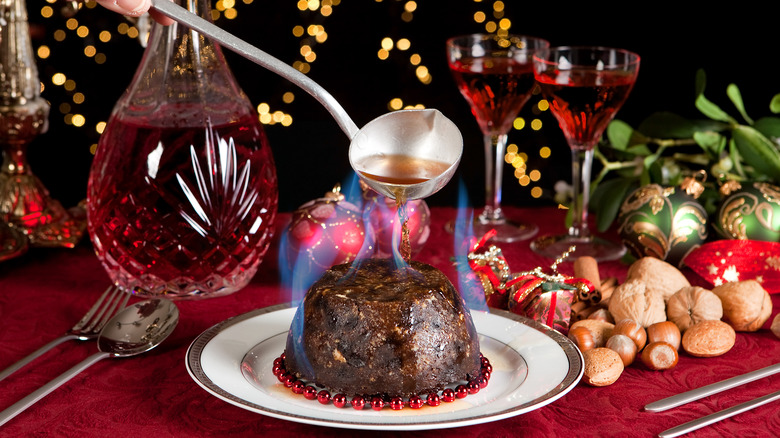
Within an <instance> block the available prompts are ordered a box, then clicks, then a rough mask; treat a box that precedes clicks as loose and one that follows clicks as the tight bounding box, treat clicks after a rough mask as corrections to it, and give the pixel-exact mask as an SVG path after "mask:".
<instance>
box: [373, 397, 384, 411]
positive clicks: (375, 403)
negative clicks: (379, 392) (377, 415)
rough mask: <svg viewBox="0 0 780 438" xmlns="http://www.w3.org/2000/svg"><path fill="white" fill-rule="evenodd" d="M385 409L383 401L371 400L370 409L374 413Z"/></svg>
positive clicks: (379, 399)
mask: <svg viewBox="0 0 780 438" xmlns="http://www.w3.org/2000/svg"><path fill="white" fill-rule="evenodd" d="M383 407H385V401H384V400H382V398H381V397H374V398H372V399H371V409H373V410H375V411H381V410H382V408H383Z"/></svg>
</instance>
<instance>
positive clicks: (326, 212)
mask: <svg viewBox="0 0 780 438" xmlns="http://www.w3.org/2000/svg"><path fill="white" fill-rule="evenodd" d="M286 235H287V237H288V239H287V242H288V245H287V263H288V265H289V266H288V268H289V269H295V270H296V272H299V271H298V270H300V269H305V270H307V271H313V270H314V269H316V268H319V269H328V268H330V267H331V266H333V265H337V264H342V263H349V262H351V261H352V260H354V259H355V257H357V255H358V254H359V253H360V251H361V249H362V248H363V243H364V240H365V237H366V232H365V227H364V224H363V216H362V212H361V210H360V208H358V207H357V206H356V205H354V204H352V203H350V202H347V201H346V200H345V198H344V195H343V194H341V186H340V185H336V186H335V187H334V188H333V190H332V191H331V192H330V193H327V194H325V196H324V197H323V198H319V199H315V200H313V201H309V202H307V203H305V204H303V205H301V206H300V207H298V209H297V210H296V211H295V212H293V214H292V218H291V220H290V224H289V225H288V227H287V232H286Z"/></svg>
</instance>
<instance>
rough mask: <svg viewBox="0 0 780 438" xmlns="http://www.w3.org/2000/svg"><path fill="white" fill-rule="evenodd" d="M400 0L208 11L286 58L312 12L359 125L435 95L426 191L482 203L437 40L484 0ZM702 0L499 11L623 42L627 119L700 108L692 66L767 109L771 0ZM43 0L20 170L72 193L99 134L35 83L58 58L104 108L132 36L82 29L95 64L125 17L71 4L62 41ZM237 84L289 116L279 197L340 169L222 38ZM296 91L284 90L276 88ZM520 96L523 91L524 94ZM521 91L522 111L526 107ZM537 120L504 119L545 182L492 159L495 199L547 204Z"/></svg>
mask: <svg viewBox="0 0 780 438" xmlns="http://www.w3.org/2000/svg"><path fill="white" fill-rule="evenodd" d="M404 3H405V2H403V1H396V0H384V1H381V2H378V1H374V0H359V1H358V0H343V1H342V2H341V3H340V4H339V5H338V6H335V7H334V9H333V14H332V15H331V16H329V17H322V16H320V15H319V14H317V13H314V12H301V11H299V10H298V8H297V7H296V2H295V1H292V0H289V1H271V0H255V1H254V3H252V4H250V5H244V4H241V3H240V2H239V5H237V6H236V8H237V9H238V11H239V14H238V17H237V18H236V19H234V20H226V19H224V18H222V19H219V20H217V24H218V25H220V26H222V27H224V28H226V29H228V30H229V31H231V32H233V33H235V34H236V35H238V36H239V37H241V38H242V39H244V40H246V41H248V42H251V43H252V44H255V45H256V46H258V47H260V48H261V49H263V50H265V51H266V52H269V53H270V54H272V55H274V56H276V57H278V58H280V59H281V60H283V61H284V62H287V63H289V64H292V63H293V62H294V61H295V60H297V59H300V56H299V55H298V50H299V47H300V44H301V39H300V38H297V37H295V36H294V35H293V34H292V31H291V30H292V28H293V26H295V25H298V24H300V25H304V26H306V25H307V24H321V25H323V26H324V27H325V30H326V31H327V32H328V39H327V40H326V41H325V42H324V43H322V44H318V45H317V46H315V52H316V53H317V55H318V57H317V60H316V61H315V62H314V63H312V69H311V72H310V73H309V76H310V77H311V78H313V79H314V80H315V81H317V82H318V83H319V84H321V85H322V86H323V87H325V88H326V89H327V90H328V91H329V92H330V93H331V94H333V95H334V96H335V97H336V98H337V99H338V100H339V102H340V103H341V104H342V105H343V106H344V108H345V109H346V110H347V112H348V114H350V116H351V117H352V118H353V119H354V121H355V123H356V124H357V125H358V126H362V125H363V124H365V123H366V122H368V121H370V120H372V119H373V118H375V117H377V116H379V115H382V114H384V113H386V112H387V111H388V109H387V102H388V101H389V100H390V99H391V98H393V97H401V98H402V99H404V101H405V102H407V103H412V104H416V103H421V104H423V105H425V106H426V107H428V108H437V109H440V110H441V111H442V112H444V114H445V115H446V116H448V117H449V118H451V119H452V120H453V121H454V122H455V123H457V124H458V126H459V127H460V129H461V132H462V134H463V137H464V144H465V147H464V156H463V160H462V162H461V166H460V168H459V170H458V173H457V175H456V177H455V179H454V180H453V182H451V183H450V184H449V185H448V186H447V187H446V188H445V189H444V190H442V191H441V192H439V193H437V194H435V195H434V196H432V197H431V198H429V199H428V203H429V204H431V205H454V204H455V203H456V202H457V195H458V192H459V190H460V189H461V187H465V188H467V190H468V195H469V199H470V200H471V202H472V203H473V204H475V205H479V204H481V203H482V196H483V195H482V190H483V174H484V170H483V150H482V140H481V135H480V133H479V130H478V128H477V125H476V122H474V120H473V118H472V116H471V114H470V112H469V109H468V106H467V104H466V102H465V100H463V98H462V97H461V96H460V94H459V93H458V92H457V90H456V88H455V85H454V83H453V81H452V79H451V77H450V75H449V71H448V70H447V63H446V59H445V54H444V45H445V40H446V39H447V38H448V37H450V36H454V35H458V34H465V33H474V32H483V31H484V25H483V24H478V23H476V22H475V21H474V19H473V14H474V13H475V12H477V11H483V12H486V13H487V14H488V17H489V18H490V15H491V13H492V4H493V3H492V2H488V1H483V2H475V1H470V0H454V1H433V0H420V1H418V2H417V9H416V11H415V12H414V13H413V19H412V20H411V21H409V22H405V21H403V20H402V19H401V13H402V11H403V7H404ZM751 3H752V2H739V3H733V2H732V3H723V4H722V5H721V6H723V5H727V6H728V7H718V6H716V5H715V4H714V3H711V2H708V3H702V5H706V6H697V5H695V4H692V3H690V2H676V3H672V4H664V3H659V2H631V3H628V2H624V3H621V4H610V3H596V2H588V3H580V4H574V5H572V4H569V3H568V2H566V3H561V2H557V3H556V2H535V3H534V2H526V1H524V2H520V1H510V0H508V1H506V2H505V10H504V17H505V18H508V19H510V20H511V22H512V26H511V29H510V30H511V31H512V32H513V33H524V34H528V35H535V36H539V37H543V38H546V39H548V40H549V41H550V42H551V44H553V45H569V44H571V45H574V44H593V45H603V46H613V47H622V48H625V49H629V50H633V51H635V52H637V53H639V54H640V56H641V57H642V62H641V68H640V73H639V79H638V81H637V83H636V85H635V87H634V90H633V92H632V95H631V96H630V97H629V99H628V101H627V102H626V104H625V105H624V107H623V109H622V110H621V111H620V113H619V114H618V118H620V119H622V120H625V121H627V122H629V123H631V124H632V125H636V124H638V123H639V122H640V121H641V120H642V119H643V118H645V117H647V116H648V115H650V114H651V113H652V112H655V111H661V110H664V111H673V112H676V113H678V114H681V115H683V116H686V117H692V118H700V117H702V116H701V114H700V113H698V111H697V110H696V109H695V108H694V78H695V74H696V71H697V70H698V69H704V70H705V71H706V73H707V76H708V85H707V91H706V94H707V96H708V97H709V98H710V100H712V101H714V102H716V103H717V104H719V105H721V106H722V107H723V108H724V109H725V110H727V111H728V112H730V113H732V114H735V115H736V111H734V110H733V107H732V106H731V104H730V103H729V102H728V100H727V98H726V94H725V90H726V86H727V85H728V84H729V83H732V82H733V83H736V84H737V85H738V86H739V87H740V89H741V90H742V93H743V97H744V99H745V101H746V106H747V108H748V112H749V113H750V114H751V116H752V117H753V118H758V117H760V116H762V115H769V110H768V103H769V100H770V98H771V97H772V95H774V94H775V93H778V92H780V86H778V78H780V74H778V66H779V65H780V61H778V49H777V42H778V41H777V39H778V38H777V37H776V36H775V35H776V25H775V23H774V21H775V13H774V11H773V8H772V7H770V6H769V5H770V4H771V2H765V3H762V5H761V6H759V3H758V2H755V4H751ZM43 4H44V2H42V1H37V0H36V1H30V2H29V3H28V10H29V13H30V21H31V23H32V24H33V30H34V32H33V35H34V38H33V45H34V46H35V47H38V46H39V45H41V44H46V45H48V46H50V47H51V48H52V56H51V57H49V58H47V59H45V60H39V61H38V62H39V70H40V76H41V80H42V82H43V83H44V85H45V89H44V92H43V96H44V97H45V98H46V99H48V100H49V101H50V102H51V104H52V110H51V115H50V127H49V130H48V132H46V133H45V134H43V135H41V136H40V137H38V138H37V139H36V140H35V141H34V142H33V143H32V144H31V145H30V146H29V153H28V156H29V160H30V165H31V167H32V169H33V172H34V173H35V174H36V175H38V176H39V177H40V179H41V180H42V181H43V182H44V184H45V185H46V187H48V189H49V191H50V192H51V194H52V196H53V197H55V198H56V199H59V200H60V201H61V202H62V203H63V204H64V205H66V206H70V205H74V204H76V203H77V202H78V201H80V200H81V199H83V198H84V196H85V194H86V184H87V177H88V172H89V167H90V164H91V160H92V154H91V152H90V146H91V145H92V144H94V143H96V142H97V138H98V134H96V133H95V132H94V130H92V129H91V128H90V129H88V128H85V127H82V128H76V127H73V126H71V125H68V124H66V123H65V122H63V114H62V113H61V112H60V111H59V105H60V103H61V102H63V101H68V100H69V99H70V94H69V92H66V91H65V90H63V89H62V87H56V86H52V85H50V84H48V82H47V81H48V80H49V78H50V76H51V75H52V74H53V73H54V72H57V71H62V72H66V73H67V75H68V77H70V78H73V79H74V80H75V81H76V83H77V84H78V89H79V90H80V91H82V92H84V94H85V95H86V96H87V100H86V101H85V103H84V104H82V105H81V106H80V107H79V108H76V111H74V112H79V113H81V114H84V115H85V116H86V117H87V120H88V124H89V123H91V124H92V125H91V126H94V123H95V122H96V121H97V120H107V118H108V115H109V113H110V111H111V108H112V107H113V104H114V102H115V101H116V100H117V99H118V98H119V96H120V95H121V93H122V92H123V91H124V89H125V87H126V86H127V85H128V84H129V83H130V81H131V79H132V75H133V73H134V71H135V68H136V66H137V64H138V61H139V60H140V57H141V55H142V52H143V48H142V47H141V45H140V44H138V42H137V40H133V39H130V38H127V37H124V38H122V37H119V36H116V37H115V38H112V40H111V42H110V43H107V44H101V43H99V42H93V43H94V44H96V45H97V46H98V47H99V50H100V51H102V52H104V53H106V54H107V58H108V62H106V63H105V64H102V65H97V64H95V63H94V62H93V61H91V60H90V59H88V58H85V57H84V56H83V55H81V51H82V50H83V46H85V45H86V44H87V43H88V42H90V41H91V39H90V38H94V36H96V35H97V33H98V31H99V29H101V28H105V29H109V30H114V29H116V26H117V24H118V23H121V22H122V21H123V20H124V19H123V18H122V17H120V16H118V15H117V14H113V13H111V12H108V11H106V10H104V9H102V8H100V7H97V8H93V9H87V8H84V9H82V10H81V11H79V12H78V13H77V14H76V16H75V18H77V19H78V20H79V22H80V23H82V24H85V25H87V26H89V27H90V29H91V33H90V35H91V37H90V38H84V39H80V38H78V37H76V36H74V35H73V33H72V32H70V33H69V34H68V37H67V38H66V40H65V41H62V42H55V41H53V40H52V35H53V32H54V30H56V29H63V28H64V23H65V17H57V16H55V17H53V18H49V19H42V18H41V17H40V14H39V13H38V11H39V10H40V7H41V6H42V5H43ZM384 37H391V38H393V39H394V40H397V39H399V38H404V37H405V38H408V39H409V40H410V41H411V43H412V47H411V49H410V50H409V51H407V52H405V53H398V51H397V50H394V51H393V52H391V57H390V59H388V60H385V61H382V60H379V59H378V58H377V56H376V53H377V50H378V49H379V47H380V41H381V39H382V38H384ZM411 53H419V54H420V55H421V56H422V64H424V65H425V66H427V67H428V69H429V71H430V73H431V75H432V76H433V81H432V83H431V84H430V85H423V84H421V83H420V82H419V81H418V80H417V79H416V77H415V75H414V70H413V67H411V66H410V65H409V63H408V56H409V54H411ZM225 55H226V57H227V59H228V62H229V64H230V66H231V68H232V70H233V72H234V74H235V76H236V79H237V81H238V83H239V84H240V86H241V87H242V88H243V89H244V91H245V92H246V94H247V95H248V97H249V98H250V100H252V102H253V103H255V104H257V103H259V102H268V103H269V104H271V107H272V110H276V109H280V110H282V111H284V112H286V113H289V114H291V115H292V116H293V120H294V121H293V124H292V125H291V126H290V127H282V126H281V125H273V126H267V127H266V132H267V134H268V136H269V139H270V143H271V146H272V149H273V153H274V157H275V160H276V166H277V173H278V176H279V192H280V194H279V201H280V210H282V211H290V210H293V209H295V208H296V207H297V206H299V205H300V204H302V203H304V202H306V201H308V200H310V199H314V198H317V197H320V196H321V195H322V194H324V193H325V192H327V191H329V190H330V189H331V188H332V187H333V185H334V184H335V183H337V182H341V181H344V180H345V179H346V178H347V177H348V176H349V175H350V174H351V169H350V167H349V163H348V160H347V149H348V146H349V142H348V139H347V138H346V136H345V134H344V133H342V132H341V130H340V129H339V127H338V125H337V124H336V122H335V120H333V118H332V117H331V116H330V115H329V114H328V113H327V111H326V110H325V109H324V108H323V107H321V106H320V105H319V104H318V103H317V102H316V101H315V100H314V99H313V98H311V97H310V96H308V95H307V94H306V93H305V92H303V91H301V90H298V89H296V88H295V87H294V86H293V85H292V84H290V83H289V82H287V81H286V80H284V79H282V78H280V77H278V76H276V75H275V74H273V73H270V72H268V71H265V70H263V69H262V68H261V67H259V66H256V65H254V64H252V63H251V62H249V61H247V60H245V59H244V58H241V57H239V56H237V55H235V54H234V53H232V52H230V51H227V50H226V51H225ZM286 91H293V92H295V95H296V99H295V101H294V102H293V103H292V104H284V103H283V102H282V100H281V96H282V94H283V93H284V92H286ZM532 102H533V101H532ZM531 106H532V105H531V103H529V105H526V108H525V109H524V110H523V112H522V113H521V115H523V116H525V117H526V118H530V117H535V116H534V115H532V114H531V113H530V111H531V110H530V107H531ZM539 117H540V118H541V119H542V120H543V122H544V129H543V130H542V131H540V132H527V131H529V130H523V131H522V132H519V131H513V132H512V133H511V134H510V143H516V144H517V145H518V146H520V148H521V150H523V147H524V145H526V146H529V147H532V148H534V150H535V149H538V146H539V145H540V144H545V145H548V146H550V147H551V149H552V152H553V154H552V157H551V158H550V159H548V160H541V159H538V158H532V159H531V161H530V163H529V164H530V166H531V167H534V168H538V169H540V170H541V171H542V175H543V176H542V179H541V180H540V181H539V182H538V183H536V184H537V185H539V186H540V187H542V188H543V189H544V190H545V195H544V196H543V197H542V198H540V199H533V198H531V197H530V195H529V189H528V188H527V187H521V186H520V185H519V184H518V183H517V180H516V179H514V178H512V177H511V175H509V174H510V173H511V167H509V168H508V169H507V170H506V171H505V183H504V203H505V204H512V205H552V204H553V202H554V201H553V200H552V194H553V190H552V188H553V185H554V183H555V181H557V180H559V179H567V178H569V174H570V168H569V166H570V161H569V150H568V147H567V146H566V145H565V143H564V142H563V138H562V136H561V135H560V133H559V131H558V129H557V126H556V124H555V122H554V120H553V119H552V117H551V116H550V115H549V114H542V115H541V116H539Z"/></svg>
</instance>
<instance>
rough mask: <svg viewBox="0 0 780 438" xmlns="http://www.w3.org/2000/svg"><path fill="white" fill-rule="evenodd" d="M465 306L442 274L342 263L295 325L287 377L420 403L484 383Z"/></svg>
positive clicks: (312, 294) (307, 301) (318, 285)
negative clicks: (454, 387)
mask: <svg viewBox="0 0 780 438" xmlns="http://www.w3.org/2000/svg"><path fill="white" fill-rule="evenodd" d="M481 360H482V359H481V357H480V351H479V341H478V339H477V333H476V330H475V328H474V323H473V322H472V319H471V314H470V313H469V311H468V309H467V307H466V305H465V302H464V301H463V299H462V297H461V296H460V294H459V293H458V292H457V291H456V290H455V288H454V287H453V285H452V283H451V282H450V281H449V279H448V278H447V277H446V276H445V275H444V274H443V273H442V272H441V271H439V270H438V269H436V268H434V267H432V266H429V265H426V264H423V263H419V262H414V261H412V262H409V264H408V265H407V266H405V267H401V268H397V267H396V265H395V262H393V260H392V259H380V258H372V259H366V260H362V261H357V262H355V263H354V264H342V265H337V266H334V267H332V268H331V269H329V270H328V271H326V272H325V273H324V274H323V276H322V277H321V278H320V279H319V280H318V281H317V282H315V283H314V284H313V285H312V286H311V288H310V289H309V291H308V293H307V294H306V297H305V298H304V300H303V302H302V303H301V306H300V307H299V308H298V311H297V312H296V315H295V317H294V319H293V322H292V325H291V328H290V331H289V334H288V337H287V345H286V349H285V355H284V364H285V367H286V371H287V372H288V373H290V375H291V376H294V377H295V378H297V379H302V380H305V381H307V382H312V383H313V384H316V385H318V386H321V387H324V388H327V389H328V390H330V391H331V392H333V393H342V394H345V395H348V396H381V397H385V398H387V397H412V396H416V395H418V394H419V395H421V396H422V395H426V394H429V393H433V392H436V391H440V390H442V389H443V388H444V387H445V386H446V385H449V384H453V383H456V382H459V381H473V380H474V379H477V378H479V377H480V368H481Z"/></svg>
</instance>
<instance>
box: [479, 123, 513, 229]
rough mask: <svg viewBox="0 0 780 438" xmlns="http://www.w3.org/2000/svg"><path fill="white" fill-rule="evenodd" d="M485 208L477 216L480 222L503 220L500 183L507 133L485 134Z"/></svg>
mask: <svg viewBox="0 0 780 438" xmlns="http://www.w3.org/2000/svg"><path fill="white" fill-rule="evenodd" d="M484 142H485V209H484V210H483V211H482V214H480V215H479V218H480V220H481V221H482V222H498V221H503V220H504V213H503V212H502V211H501V185H502V184H501V183H502V182H503V179H504V154H505V153H506V142H507V134H485V135H484Z"/></svg>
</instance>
